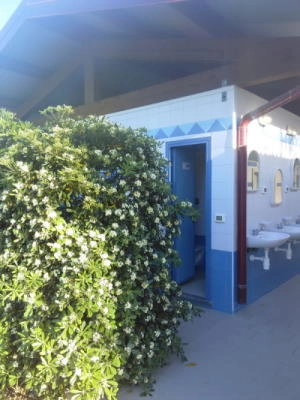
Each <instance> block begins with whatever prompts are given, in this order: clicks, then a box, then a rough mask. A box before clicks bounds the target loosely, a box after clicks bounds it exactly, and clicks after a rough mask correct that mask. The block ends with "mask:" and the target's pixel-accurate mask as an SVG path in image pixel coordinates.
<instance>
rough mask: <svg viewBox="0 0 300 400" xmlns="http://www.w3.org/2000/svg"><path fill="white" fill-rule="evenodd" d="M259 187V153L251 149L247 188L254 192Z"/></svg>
mask: <svg viewBox="0 0 300 400" xmlns="http://www.w3.org/2000/svg"><path fill="white" fill-rule="evenodd" d="M258 189H259V155H258V153H257V152H256V151H251V152H250V154H249V156H248V163H247V190H248V192H254V191H257V190H258Z"/></svg>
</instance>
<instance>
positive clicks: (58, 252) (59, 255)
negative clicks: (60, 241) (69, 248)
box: [54, 251, 62, 260]
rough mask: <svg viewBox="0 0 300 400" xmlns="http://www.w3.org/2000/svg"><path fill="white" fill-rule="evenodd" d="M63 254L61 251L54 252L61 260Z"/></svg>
mask: <svg viewBox="0 0 300 400" xmlns="http://www.w3.org/2000/svg"><path fill="white" fill-rule="evenodd" d="M61 256H62V254H61V252H60V251H56V252H55V253H54V258H56V259H57V260H59V259H60V258H61Z"/></svg>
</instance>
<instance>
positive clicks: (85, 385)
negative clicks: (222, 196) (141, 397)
mask: <svg viewBox="0 0 300 400" xmlns="http://www.w3.org/2000/svg"><path fill="white" fill-rule="evenodd" d="M44 114H45V115H46V117H47V119H48V122H47V123H46V124H45V126H44V127H42V128H41V127H34V126H33V125H31V124H30V123H28V122H21V121H18V120H17V119H16V118H15V116H14V115H13V114H11V113H9V112H7V111H3V110H2V111H1V113H0V149H1V150H0V211H1V212H0V227H1V229H0V254H1V255H0V391H1V393H2V394H0V398H3V399H4V398H6V395H7V393H8V391H10V390H12V389H13V388H21V389H22V390H23V391H24V390H25V392H26V395H27V397H28V398H31V397H32V398H35V399H44V400H47V399H49V400H54V399H55V400H56V399H65V398H72V399H82V400H96V399H101V398H107V399H116V394H117V391H118V385H119V383H120V382H127V383H130V384H141V385H142V386H143V387H144V388H145V390H146V392H149V391H150V390H151V387H152V372H153V370H154V369H155V368H156V367H157V366H161V365H163V364H165V363H166V361H167V360H168V357H169V356H170V354H172V353H176V354H178V355H183V351H182V344H181V341H180V338H179V336H178V327H179V324H180V321H181V320H182V319H184V320H188V319H190V318H191V317H192V316H194V315H196V314H198V313H199V312H198V311H197V310H195V309H194V308H193V307H192V305H191V304H190V303H188V302H186V301H184V300H183V299H182V296H181V291H180V289H179V288H178V286H177V284H176V283H175V282H173V281H172V280H171V279H170V276H169V265H170V264H171V263H175V262H176V261H177V260H178V256H177V254H176V252H175V251H174V250H173V240H174V236H175V235H177V234H179V231H180V218H181V216H183V215H185V214H190V215H192V214H193V210H192V209H191V207H190V205H189V204H187V203H184V202H180V201H179V200H178V199H176V197H174V195H172V193H171V191H170V187H169V185H168V183H167V180H166V163H165V160H164V159H163V157H162V156H161V154H160V152H159V148H158V144H157V142H156V141H154V140H153V139H151V138H149V137H147V136H146V134H145V133H144V132H143V131H141V130H132V129H125V128H123V127H120V126H118V125H115V124H112V123H110V122H109V121H108V120H106V119H104V118H99V117H93V116H91V117H88V118H86V119H78V118H77V119H76V118H73V117H72V115H71V114H72V110H71V108H69V107H58V108H56V109H54V108H49V109H47V110H45V112H44Z"/></svg>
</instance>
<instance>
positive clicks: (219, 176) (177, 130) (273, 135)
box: [108, 86, 300, 313]
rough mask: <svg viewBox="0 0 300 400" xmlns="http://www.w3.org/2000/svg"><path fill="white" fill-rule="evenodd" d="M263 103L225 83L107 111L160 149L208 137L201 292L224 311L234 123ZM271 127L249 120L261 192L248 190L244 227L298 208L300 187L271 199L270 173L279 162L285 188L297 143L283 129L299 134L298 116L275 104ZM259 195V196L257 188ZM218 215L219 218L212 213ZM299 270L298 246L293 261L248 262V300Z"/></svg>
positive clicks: (299, 149)
mask: <svg viewBox="0 0 300 400" xmlns="http://www.w3.org/2000/svg"><path fill="white" fill-rule="evenodd" d="M264 103H265V101H264V100H263V99H261V98H259V97H257V96H255V95H252V94H251V93H249V92H247V91H245V90H242V89H239V88H237V87H234V86H231V87H225V88H220V89H218V90H213V91H209V92H205V93H200V94H196V95H192V96H187V97H182V98H178V99H175V100H171V101H165V102H161V103H157V104H152V105H149V106H145V107H140V108H135V109H131V110H126V111H122V112H118V113H114V114H111V115H109V116H108V117H109V118H110V119H111V120H113V121H115V122H117V123H121V124H122V125H125V126H131V127H133V128H137V127H145V128H146V129H147V131H148V134H149V135H150V136H152V137H154V138H156V139H157V140H159V141H160V142H161V145H162V152H163V153H164V154H165V155H166V154H167V149H168V146H170V145H172V144H175V143H176V146H181V145H185V144H188V143H202V142H206V143H209V146H208V147H207V149H209V152H208V154H207V161H206V164H207V165H206V168H208V171H209V177H210V179H209V182H208V183H207V188H206V189H207V191H208V193H209V203H210V204H209V207H207V208H206V213H208V215H207V216H206V219H205V221H206V222H205V223H206V226H205V232H206V235H207V237H206V240H207V243H208V246H207V254H206V257H207V259H206V285H207V286H206V293H207V297H208V300H209V301H210V302H211V303H212V306H213V308H215V309H217V310H221V311H225V312H228V313H231V312H234V311H236V310H237V309H238V305H237V302H236V269H237V265H236V252H237V216H236V210H237V203H236V175H237V173H236V134H237V132H236V129H237V121H238V119H239V118H240V117H241V116H242V115H243V114H246V113H247V112H249V111H252V110H254V109H255V108H257V107H258V106H260V105H262V104H264ZM271 117H272V121H273V122H272V125H271V126H268V127H264V128H263V127H261V126H259V125H258V123H257V122H255V121H254V122H253V123H251V125H250V127H249V135H248V143H249V145H248V151H249V152H250V151H251V150H255V151H257V152H258V154H259V157H260V187H261V190H258V191H257V192H253V193H249V194H248V196H247V197H248V199H247V203H248V214H247V224H248V229H249V230H252V229H253V228H256V227H257V226H258V224H259V223H260V222H262V221H265V220H270V221H274V222H279V221H280V220H281V218H282V217H283V216H290V215H291V216H297V215H299V214H300V191H292V190H288V189H287V190H286V192H285V193H284V198H283V202H282V204H281V205H279V206H276V207H275V206H273V205H272V204H271V203H272V202H271V198H270V196H271V193H272V182H273V176H274V171H275V170H276V169H277V168H280V169H281V170H282V172H283V176H284V187H286V188H290V187H291V184H292V183H291V179H292V163H293V160H294V159H295V158H300V143H299V139H298V138H297V137H296V138H295V139H293V140H292V141H291V139H290V138H288V137H287V136H286V135H285V130H286V127H287V126H289V127H292V128H293V129H296V130H298V132H300V119H299V118H298V117H296V116H294V115H293V114H291V113H289V112H287V111H285V110H282V109H279V110H275V111H274V112H272V113H271ZM265 188H267V190H266V193H265V190H264V194H262V192H263V190H262V189H265ZM217 215H222V216H223V218H224V220H223V222H222V223H220V222H217V221H216V216H217ZM299 272H300V245H298V248H296V249H295V251H294V257H293V260H291V261H288V260H286V259H285V257H284V254H276V255H275V254H271V269H270V271H264V270H263V268H262V265H261V263H260V262H250V261H248V284H249V287H248V302H251V301H253V300H255V299H256V298H258V297H260V296H262V295H263V294H265V293H266V292H268V291H269V290H271V289H273V288H275V287H276V286H278V285H279V284H280V283H282V282H284V281H285V280H287V279H289V278H290V277H291V276H293V275H295V274H296V273H299Z"/></svg>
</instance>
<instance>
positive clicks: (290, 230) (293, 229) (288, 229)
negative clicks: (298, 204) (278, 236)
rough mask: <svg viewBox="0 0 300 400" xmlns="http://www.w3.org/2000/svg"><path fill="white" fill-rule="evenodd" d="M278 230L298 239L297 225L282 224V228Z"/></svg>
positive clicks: (299, 228)
mask: <svg viewBox="0 0 300 400" xmlns="http://www.w3.org/2000/svg"><path fill="white" fill-rule="evenodd" d="M278 232H283V233H287V234H289V235H290V239H291V240H298V239H300V226H297V225H284V226H283V228H279V229H278Z"/></svg>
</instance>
